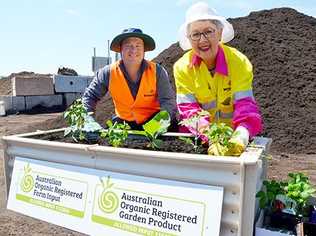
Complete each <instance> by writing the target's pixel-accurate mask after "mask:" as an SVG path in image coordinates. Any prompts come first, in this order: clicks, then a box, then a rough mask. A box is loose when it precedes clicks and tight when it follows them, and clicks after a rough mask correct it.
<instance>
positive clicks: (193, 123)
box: [179, 110, 210, 152]
mask: <svg viewBox="0 0 316 236" xmlns="http://www.w3.org/2000/svg"><path fill="white" fill-rule="evenodd" d="M209 115H210V114H209V113H208V112H207V111H204V110H203V111H200V112H198V113H196V114H195V115H193V116H191V117H190V118H188V119H183V120H182V121H180V122H179V124H180V125H183V126H187V127H191V128H193V129H195V130H196V132H195V133H194V143H193V148H194V151H195V152H197V151H198V149H199V144H198V140H199V137H200V134H199V133H198V130H199V129H200V127H199V120H200V119H201V118H202V117H204V116H209Z"/></svg>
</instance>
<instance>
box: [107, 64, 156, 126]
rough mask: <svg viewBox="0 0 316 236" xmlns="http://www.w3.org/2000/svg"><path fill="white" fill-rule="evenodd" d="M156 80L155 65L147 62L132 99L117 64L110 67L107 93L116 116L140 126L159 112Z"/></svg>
mask: <svg viewBox="0 0 316 236" xmlns="http://www.w3.org/2000/svg"><path fill="white" fill-rule="evenodd" d="M156 79H157V78H156V64H155V63H153V62H148V67H147V68H146V69H145V71H144V73H143V75H142V78H141V82H140V85H139V89H138V92H137V95H136V98H135V99H134V98H133V96H132V94H131V91H130V89H129V87H128V84H127V82H126V80H125V78H124V74H123V72H122V71H121V69H120V66H119V62H117V63H114V64H113V65H111V71H110V80H109V81H110V82H109V92H110V94H111V96H112V99H113V103H114V107H115V113H116V115H117V116H118V117H119V118H121V119H123V120H127V121H135V122H136V123H137V124H142V123H144V122H145V121H147V119H148V118H150V117H151V116H152V115H153V114H155V113H156V112H158V111H160V104H159V101H158V98H157V85H156Z"/></svg>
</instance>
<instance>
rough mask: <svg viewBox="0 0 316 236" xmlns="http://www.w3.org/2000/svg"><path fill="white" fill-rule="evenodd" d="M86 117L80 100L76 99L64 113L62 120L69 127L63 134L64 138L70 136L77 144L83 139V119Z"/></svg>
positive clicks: (86, 113)
mask: <svg viewBox="0 0 316 236" xmlns="http://www.w3.org/2000/svg"><path fill="white" fill-rule="evenodd" d="M87 116H88V112H87V111H86V109H85V108H84V106H83V104H82V101H81V99H77V100H75V101H74V103H73V104H72V105H71V106H70V107H69V108H68V109H67V110H66V111H65V112H64V118H65V119H66V122H67V124H68V125H69V127H68V128H66V130H65V132H64V136H67V135H69V134H71V136H72V138H73V139H74V140H75V141H76V142H78V140H77V137H79V140H84V139H85V134H84V132H83V130H82V129H83V127H84V124H85V118H86V117H87Z"/></svg>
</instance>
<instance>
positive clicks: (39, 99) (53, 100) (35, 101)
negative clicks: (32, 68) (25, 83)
mask: <svg viewBox="0 0 316 236" xmlns="http://www.w3.org/2000/svg"><path fill="white" fill-rule="evenodd" d="M37 105H41V106H43V107H52V106H62V105H63V96H62V95H61V94H60V95H49V96H26V97H25V106H26V107H25V109H26V110H30V109H32V108H33V107H35V106H37Z"/></svg>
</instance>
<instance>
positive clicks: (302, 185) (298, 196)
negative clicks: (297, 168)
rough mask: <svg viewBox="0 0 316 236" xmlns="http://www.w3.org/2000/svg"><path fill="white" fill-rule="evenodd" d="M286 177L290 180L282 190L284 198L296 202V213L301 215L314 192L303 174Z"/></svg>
mask: <svg viewBox="0 0 316 236" xmlns="http://www.w3.org/2000/svg"><path fill="white" fill-rule="evenodd" d="M288 176H289V177H290V180H289V182H288V184H287V186H285V188H284V190H285V192H286V196H287V197H289V198H291V199H293V200H294V201H295V202H296V204H297V206H296V211H297V213H298V214H301V215H303V214H304V209H305V208H306V207H307V202H308V200H309V199H310V197H311V196H312V195H313V193H315V191H316V190H315V189H314V188H313V187H312V186H311V185H310V183H309V179H308V177H307V176H306V175H305V174H303V173H289V175H288Z"/></svg>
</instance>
